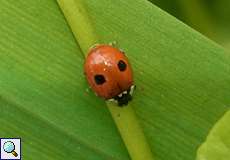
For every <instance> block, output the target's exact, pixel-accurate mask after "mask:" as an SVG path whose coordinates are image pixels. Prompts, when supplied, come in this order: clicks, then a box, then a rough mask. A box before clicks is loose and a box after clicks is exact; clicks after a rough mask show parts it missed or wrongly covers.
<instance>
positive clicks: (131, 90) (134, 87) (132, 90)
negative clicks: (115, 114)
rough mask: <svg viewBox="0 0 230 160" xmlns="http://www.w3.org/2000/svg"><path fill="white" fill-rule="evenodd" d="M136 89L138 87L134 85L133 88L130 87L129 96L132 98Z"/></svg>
mask: <svg viewBox="0 0 230 160" xmlns="http://www.w3.org/2000/svg"><path fill="white" fill-rule="evenodd" d="M135 89H136V85H132V86H131V87H130V92H129V94H130V95H131V96H132V95H133V92H134V90H135Z"/></svg>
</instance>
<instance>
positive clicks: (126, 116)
mask: <svg viewBox="0 0 230 160" xmlns="http://www.w3.org/2000/svg"><path fill="white" fill-rule="evenodd" d="M107 106H108V108H109V110H110V112H111V114H112V117H113V120H114V121H115V123H116V125H117V128H118V130H119V132H120V134H121V136H122V138H123V141H124V143H125V145H126V147H127V149H128V151H129V154H130V156H131V158H132V159H133V160H153V156H152V152H151V150H150V147H149V144H148V143H147V141H146V138H145V135H144V134H143V131H142V128H141V126H140V124H139V122H138V119H137V117H136V114H135V112H134V110H133V107H132V106H131V105H130V104H128V105H127V106H125V107H118V106H117V105H116V104H113V103H110V102H107Z"/></svg>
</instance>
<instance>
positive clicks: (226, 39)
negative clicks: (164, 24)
mask: <svg viewBox="0 0 230 160" xmlns="http://www.w3.org/2000/svg"><path fill="white" fill-rule="evenodd" d="M149 1H150V2H152V3H154V4H155V5H157V6H158V7H160V8H161V9H163V10H165V11H166V12H168V13H170V14H171V15H173V16H175V17H177V18H178V19H180V20H181V21H183V22H184V23H186V24H188V25H189V26H191V27H192V28H194V29H195V30H197V31H199V32H201V33H202V34H204V35H205V36H207V37H208V38H210V39H212V40H214V41H215V42H217V43H218V44H220V45H222V46H223V47H225V48H227V49H228V50H230V0H149Z"/></svg>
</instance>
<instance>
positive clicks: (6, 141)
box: [0, 138, 21, 160]
mask: <svg viewBox="0 0 230 160" xmlns="http://www.w3.org/2000/svg"><path fill="white" fill-rule="evenodd" d="M0 139H1V141H0V143H1V154H0V160H21V139H20V138H0Z"/></svg>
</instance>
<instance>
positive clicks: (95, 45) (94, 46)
mask: <svg viewBox="0 0 230 160" xmlns="http://www.w3.org/2000/svg"><path fill="white" fill-rule="evenodd" d="M99 45H100V44H99V43H95V44H94V45H92V46H91V47H90V48H89V50H92V49H94V48H96V47H97V46H99Z"/></svg>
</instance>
